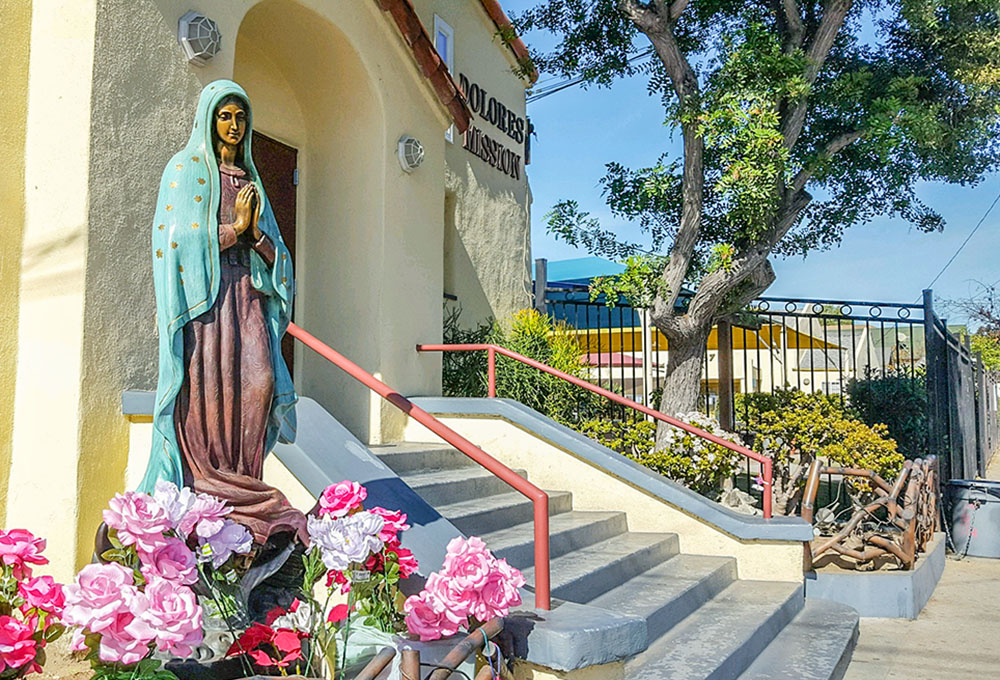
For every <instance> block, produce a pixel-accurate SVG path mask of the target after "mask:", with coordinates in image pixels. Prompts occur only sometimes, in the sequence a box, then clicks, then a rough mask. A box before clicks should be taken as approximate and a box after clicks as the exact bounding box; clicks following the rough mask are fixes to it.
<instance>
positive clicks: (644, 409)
mask: <svg viewBox="0 0 1000 680" xmlns="http://www.w3.org/2000/svg"><path fill="white" fill-rule="evenodd" d="M484 350H485V351H486V353H487V357H488V361H487V378H488V386H487V394H488V395H489V396H490V397H495V396H496V384H497V381H496V355H497V354H498V353H499V354H502V355H504V356H505V357H510V358H511V359H514V360H516V361H520V362H521V363H522V364H526V365H528V366H531V367H532V368H537V369H538V370H540V371H544V372H545V373H548V374H549V375H554V376H555V377H557V378H561V379H562V380H565V381H566V382H569V383H572V384H574V385H576V386H577V387H582V388H583V389H585V390H589V391H590V392H593V393H594V394H599V395H601V396H602V397H607V398H608V399H610V400H611V401H614V402H616V403H619V404H622V405H623V406H628V407H629V408H631V409H633V410H636V411H639V412H640V413H644V414H646V415H647V416H650V417H651V418H655V419H656V420H659V421H660V422H664V423H667V424H668V425H673V426H674V427H676V428H679V429H681V430H684V431H685V432H689V433H691V434H693V435H694V436H696V437H701V438H702V439H707V440H708V441H710V442H712V443H713V444H718V445H719V446H722V447H724V448H727V449H729V450H730V451H735V452H736V453H739V454H741V455H743V456H746V457H747V458H749V459H751V460H755V461H757V462H758V463H760V465H761V473H760V476H761V478H762V479H763V486H764V491H763V496H764V501H763V506H764V507H763V511H764V517H765V518H770V517H771V481H772V478H773V474H774V473H773V463H772V461H771V459H770V458H769V457H767V456H765V455H762V454H760V453H757V452H756V451H753V450H751V449H748V448H747V447H745V446H740V445H739V444H736V443H734V442H731V441H729V440H728V439H723V438H722V437H719V436H717V435H714V434H712V433H711V432H706V431H705V430H702V429H701V428H698V427H695V426H694V425H691V424H690V423H685V422H684V421H683V420H678V419H677V418H674V417H671V416H668V415H666V414H665V413H660V412H659V411H657V410H655V409H651V408H649V407H648V406H643V405H642V404H640V403H638V402H635V401H632V400H631V399H627V398H626V397H623V396H621V395H620V394H615V393H614V392H612V391H610V390H606V389H604V388H603V387H598V386H597V385H594V384H593V383H590V382H587V381H586V380H583V379H582V378H577V377H576V376H575V375H570V374H569V373H563V372H562V371H560V370H559V369H556V368H552V367H551V366H548V365H546V364H543V363H542V362H540V361H535V360H534V359H529V358H528V357H526V356H524V355H523V354H518V353H517V352H512V351H511V350H509V349H507V348H506V347H501V346H500V345H489V344H466V345H417V351H418V352H476V351H484Z"/></svg>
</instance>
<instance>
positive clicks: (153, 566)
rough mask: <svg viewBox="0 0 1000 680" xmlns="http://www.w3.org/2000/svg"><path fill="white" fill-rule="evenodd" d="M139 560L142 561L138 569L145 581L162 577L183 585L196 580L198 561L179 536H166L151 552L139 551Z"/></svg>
mask: <svg viewBox="0 0 1000 680" xmlns="http://www.w3.org/2000/svg"><path fill="white" fill-rule="evenodd" d="M139 560H140V561H141V562H142V567H141V568H140V570H139V571H141V572H142V575H143V576H144V577H145V578H146V580H147V581H151V580H153V579H154V578H163V579H166V580H168V581H174V582H176V583H183V584H185V585H191V584H194V583H197V582H198V562H197V560H196V559H195V556H194V553H193V552H192V551H191V549H190V548H188V547H187V544H185V543H184V541H182V540H181V539H179V538H173V537H168V538H167V539H166V541H165V542H164V543H163V544H162V545H160V546H159V547H157V548H156V550H154V551H153V552H151V553H146V552H140V553H139Z"/></svg>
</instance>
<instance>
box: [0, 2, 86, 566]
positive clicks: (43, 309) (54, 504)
mask: <svg viewBox="0 0 1000 680" xmlns="http://www.w3.org/2000/svg"><path fill="white" fill-rule="evenodd" d="M95 22H96V2H94V1H93V0H89V1H88V0H78V1H70V0H62V1H60V0H38V1H36V2H34V3H33V4H32V14H31V31H30V36H31V61H30V65H29V71H28V73H29V80H28V96H27V102H28V109H27V114H28V115H27V124H26V133H25V148H24V183H23V184H22V186H23V187H24V188H25V191H24V229H23V251H22V260H21V271H20V279H21V280H20V296H19V299H18V307H19V308H18V317H19V318H18V325H17V329H18V345H17V377H16V388H15V397H14V432H13V453H12V456H11V461H10V468H9V470H10V471H9V475H10V477H9V486H8V493H7V497H6V509H7V515H6V524H7V525H8V526H17V527H24V528H27V529H29V530H31V531H33V532H35V533H37V534H40V535H45V536H47V537H49V538H50V549H49V559H50V560H51V569H52V571H53V572H55V573H57V574H59V575H65V574H66V573H67V572H68V570H69V569H70V568H71V567H72V566H73V563H74V561H75V560H74V558H75V554H76V553H75V550H76V540H75V539H76V519H77V517H78V505H79V504H78V501H79V498H78V485H77V475H76V464H77V454H78V450H79V449H78V444H79V423H80V411H81V397H82V394H81V385H80V376H81V372H82V360H83V357H82V351H81V350H82V346H83V313H84V300H85V296H84V271H85V266H86V262H85V258H86V246H87V237H88V234H87V222H88V182H87V179H88V173H89V167H88V158H89V115H88V114H89V110H90V101H91V73H92V66H93V46H94V31H95ZM5 95H6V93H5Z"/></svg>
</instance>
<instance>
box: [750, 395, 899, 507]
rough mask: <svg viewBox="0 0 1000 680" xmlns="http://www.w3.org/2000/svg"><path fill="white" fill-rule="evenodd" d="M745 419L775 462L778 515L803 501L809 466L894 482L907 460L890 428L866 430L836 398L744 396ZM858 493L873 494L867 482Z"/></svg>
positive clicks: (856, 485) (858, 484)
mask: <svg viewBox="0 0 1000 680" xmlns="http://www.w3.org/2000/svg"><path fill="white" fill-rule="evenodd" d="M737 405H738V406H739V407H740V411H739V412H740V413H741V415H745V416H746V421H747V426H748V427H749V428H751V429H752V431H753V433H754V445H755V446H756V448H757V449H758V450H759V451H760V452H761V453H764V454H766V455H768V456H770V457H771V459H772V460H773V461H774V478H773V500H774V512H775V513H776V514H783V515H787V514H790V513H792V512H794V511H795V510H796V508H797V507H798V504H799V502H800V501H801V499H802V491H803V484H804V482H805V478H806V475H807V473H808V471H809V466H810V464H812V462H813V461H814V460H816V459H817V458H821V459H826V460H828V461H829V462H831V463H837V464H839V465H842V466H845V467H861V468H865V469H868V470H873V471H874V472H875V473H877V474H878V475H880V476H881V477H883V478H885V479H893V478H895V477H896V476H897V475H898V474H899V471H900V470H901V469H902V465H903V460H904V458H903V455H902V454H901V453H899V452H898V451H897V450H896V442H895V441H893V440H892V439H890V438H889V436H888V430H887V428H886V427H885V426H884V425H880V424H879V425H875V426H873V427H871V426H868V425H865V424H864V423H863V422H861V421H859V420H858V419H857V418H855V417H854V414H853V413H851V412H850V411H849V410H846V409H844V408H843V407H841V405H840V403H839V401H838V400H837V398H836V397H830V396H827V395H824V394H821V393H806V392H800V391H798V390H779V391H776V392H775V393H774V394H768V395H740V396H739V398H738V399H737ZM848 486H849V488H850V489H851V490H852V492H853V493H855V494H858V495H866V494H868V493H870V492H871V489H870V487H869V486H868V484H867V483H866V482H864V481H859V480H849V481H848Z"/></svg>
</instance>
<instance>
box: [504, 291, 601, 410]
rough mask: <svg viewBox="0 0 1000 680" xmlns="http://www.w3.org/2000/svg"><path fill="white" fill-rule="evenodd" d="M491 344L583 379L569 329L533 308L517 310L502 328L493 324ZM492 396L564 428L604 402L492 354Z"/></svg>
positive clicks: (578, 349) (577, 346)
mask: <svg viewBox="0 0 1000 680" xmlns="http://www.w3.org/2000/svg"><path fill="white" fill-rule="evenodd" d="M490 342H492V343H493V344H496V345H500V346H502V347H505V348H507V349H509V350H511V351H514V352H517V353H518V354H522V355H524V356H526V357H528V358H529V359H534V360H535V361H539V362H541V363H543V364H546V365H548V366H551V367H552V368H554V369H556V370H559V371H562V372H563V373H568V374H570V375H572V376H574V377H577V378H587V377H588V376H587V369H586V367H585V366H584V363H583V354H584V352H583V348H582V347H581V346H580V342H579V340H578V339H577V336H576V334H575V333H574V332H573V329H572V328H571V327H570V326H569V325H567V324H565V323H559V322H554V321H553V320H552V318H551V317H549V316H547V315H544V314H540V313H538V311H536V310H534V309H522V310H521V311H519V312H516V313H515V314H514V315H513V317H511V319H510V322H509V326H508V328H506V329H503V328H500V327H498V326H494V328H493V332H492V333H491V336H490ZM496 394H497V396H498V397H505V398H508V399H514V400H515V401H519V402H521V403H522V404H524V405H525V406H528V407H529V408H533V409H535V410H536V411H538V412H540V413H544V414H545V415H547V416H548V417H550V418H552V419H553V420H555V421H558V422H560V423H563V424H564V425H573V424H575V423H580V422H581V421H583V420H585V419H587V418H590V417H592V415H593V414H594V413H595V412H597V411H599V410H601V409H602V408H606V406H605V405H604V404H603V403H602V402H604V399H603V398H601V397H598V396H596V395H594V394H592V393H591V392H588V391H587V390H584V389H583V388H580V387H577V386H575V385H572V384H570V383H568V382H566V381H565V380H562V379H561V378H557V377H555V376H553V375H549V374H548V373H545V372H543V371H540V370H538V369H537V368H532V367H531V366H528V365H526V364H523V363H521V362H520V361H517V360H515V359H511V358H509V357H505V356H502V355H497V366H496Z"/></svg>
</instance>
